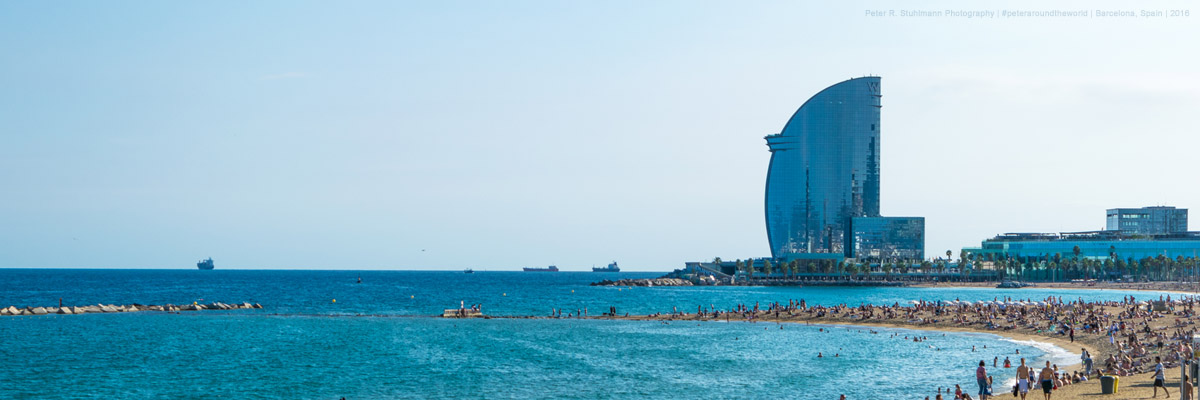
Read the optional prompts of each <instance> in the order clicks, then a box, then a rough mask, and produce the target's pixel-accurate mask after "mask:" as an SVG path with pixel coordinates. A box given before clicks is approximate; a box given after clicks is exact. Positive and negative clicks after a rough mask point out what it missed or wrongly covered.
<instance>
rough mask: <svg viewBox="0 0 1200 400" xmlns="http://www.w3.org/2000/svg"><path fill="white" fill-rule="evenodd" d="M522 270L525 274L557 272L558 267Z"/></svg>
mask: <svg viewBox="0 0 1200 400" xmlns="http://www.w3.org/2000/svg"><path fill="white" fill-rule="evenodd" d="M524 270H525V272H558V267H555V266H553V265H551V266H549V267H546V268H530V267H525V268H524Z"/></svg>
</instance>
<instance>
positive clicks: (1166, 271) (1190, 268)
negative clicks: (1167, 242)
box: [713, 246, 1200, 281]
mask: <svg viewBox="0 0 1200 400" xmlns="http://www.w3.org/2000/svg"><path fill="white" fill-rule="evenodd" d="M1074 253H1075V254H1073V257H1069V258H1064V257H1063V256H1062V255H1061V254H1054V255H1044V256H1040V257H1010V256H1005V255H994V254H989V255H987V256H983V257H976V256H975V255H972V254H963V255H962V258H963V259H966V260H968V262H967V263H966V265H965V266H963V268H960V269H959V270H958V274H961V276H964V277H969V276H971V275H972V274H981V275H986V276H992V277H994V278H995V279H997V280H1009V279H1015V280H1025V281H1067V280H1072V279H1101V280H1107V279H1115V278H1122V277H1127V276H1128V277H1132V278H1134V279H1137V280H1139V281H1185V280H1196V279H1197V278H1200V277H1198V276H1197V274H1200V259H1198V258H1196V257H1183V256H1177V257H1175V258H1170V257H1166V256H1163V255H1159V256H1157V257H1144V258H1141V259H1134V258H1132V257H1129V258H1124V259H1122V258H1119V257H1117V256H1116V254H1112V255H1110V256H1109V257H1107V258H1102V259H1100V258H1094V257H1079V254H1078V253H1079V250H1078V246H1076V247H1075V250H1074ZM977 258H978V259H977ZM980 261H988V262H990V263H991V264H992V265H991V268H990V269H979V268H978V266H979V265H980V263H979V262H980ZM713 262H714V263H716V264H718V265H720V263H721V259H720V258H716V259H714V260H713ZM952 267H953V266H952V265H951V264H950V262H949V257H947V258H946V259H939V260H936V261H930V260H921V261H919V262H918V261H915V260H893V261H890V262H881V263H862V262H854V261H851V262H846V261H835V260H828V259H827V260H792V261H790V262H779V261H777V260H771V259H766V260H762V261H761V262H755V261H754V260H753V259H748V260H746V261H743V260H740V259H739V260H737V261H736V263H735V268H736V270H737V271H738V272H739V273H741V274H742V275H743V276H745V277H746V278H748V279H751V280H753V279H773V278H782V279H792V278H796V277H797V276H799V275H800V274H825V275H837V276H843V277H849V278H855V277H857V276H858V275H860V274H872V272H876V271H877V272H882V273H883V275H884V279H890V277H891V275H892V274H893V273H899V274H904V275H906V276H908V274H911V273H921V274H925V275H932V274H939V275H944V274H945V273H946V271H947V269H950V268H952ZM984 271H986V272H984Z"/></svg>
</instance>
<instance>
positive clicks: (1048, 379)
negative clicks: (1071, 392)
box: [1038, 361, 1054, 400]
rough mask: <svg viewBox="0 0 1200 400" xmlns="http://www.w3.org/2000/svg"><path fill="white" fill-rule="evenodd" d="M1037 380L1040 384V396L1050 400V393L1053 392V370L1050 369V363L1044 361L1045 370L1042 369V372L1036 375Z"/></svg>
mask: <svg viewBox="0 0 1200 400" xmlns="http://www.w3.org/2000/svg"><path fill="white" fill-rule="evenodd" d="M1038 379H1040V380H1041V383H1042V394H1043V395H1045V396H1046V400H1050V391H1051V390H1054V369H1052V368H1050V362H1049V361H1046V368H1042V372H1041V373H1040V374H1038Z"/></svg>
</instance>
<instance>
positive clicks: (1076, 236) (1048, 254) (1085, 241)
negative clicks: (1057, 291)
mask: <svg viewBox="0 0 1200 400" xmlns="http://www.w3.org/2000/svg"><path fill="white" fill-rule="evenodd" d="M1076 247H1078V248H1079V258H1081V259H1085V258H1086V259H1093V260H1103V259H1109V258H1111V259H1113V260H1130V259H1132V260H1141V259H1144V258H1156V257H1158V256H1164V257H1167V258H1171V259H1175V258H1178V257H1183V258H1193V257H1196V256H1200V232H1185V233H1176V234H1170V235H1151V236H1147V235H1131V234H1127V233H1123V232H1121V231H1094V232H1064V233H1005V234H1002V235H997V236H996V237H993V238H991V239H987V240H984V241H983V243H982V244H981V246H980V247H967V248H963V252H964V253H965V254H968V255H971V256H973V257H974V258H975V259H976V260H997V259H1002V258H1003V259H1008V258H1011V259H1016V260H1035V261H1036V260H1047V259H1049V260H1057V259H1072V258H1074V257H1075V248H1076Z"/></svg>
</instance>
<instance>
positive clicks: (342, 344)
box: [0, 269, 1159, 400]
mask: <svg viewBox="0 0 1200 400" xmlns="http://www.w3.org/2000/svg"><path fill="white" fill-rule="evenodd" d="M660 275H662V274H661V273H645V272H621V273H593V272H557V273H553V272H513V271H477V272H475V273H472V274H466V273H463V272H462V271H308V270H294V271H278V270H211V271H201V270H135V269H125V270H97V269H0V307H7V306H10V305H13V306H17V307H24V306H57V305H58V303H59V300H60V299H61V300H62V302H63V304H64V305H76V306H82V305H90V304H97V303H104V304H132V303H139V304H168V303H169V304H191V303H192V302H199V303H211V302H225V303H242V302H250V303H259V304H262V305H263V308H262V309H252V310H229V311H199V312H182V313H179V314H169V313H160V312H137V313H114V314H84V315H46V316H17V317H12V316H7V317H0V398H5V399H329V400H338V399H341V398H345V399H347V400H358V399H627V398H650V399H684V398H716V399H766V398H772V399H774V398H784V399H792V398H794V399H837V398H838V396H839V395H842V394H844V395H846V397H847V398H848V399H923V398H924V397H925V396H930V398H932V397H933V394H935V393H936V390H937V389H938V388H939V387H942V388H945V387H949V388H953V387H954V385H955V384H961V385H963V389H964V391H968V392H971V393H974V392H975V390H976V388H975V386H974V382H975V380H974V371H975V367H976V366H977V365H978V363H979V361H980V360H984V361H986V363H987V365H988V369H989V370H990V371H992V372H994V373H995V374H996V382H997V383H996V387H995V390H996V391H997V392H998V393H1004V392H1005V388H1003V387H1001V386H1002V383H1001V382H1002V381H1003V380H1008V378H1011V375H1012V374H1013V370H1012V369H1004V368H1002V367H1000V368H992V367H991V366H992V362H993V360H995V359H998V360H1000V361H999V362H1000V363H1003V360H1004V359H1005V358H1006V357H1008V358H1010V359H1011V360H1012V361H1013V362H1014V363H1015V362H1016V360H1017V359H1018V358H1019V357H1022V356H1024V357H1026V358H1027V359H1029V360H1030V362H1031V363H1032V364H1035V365H1036V364H1039V363H1041V362H1042V361H1043V360H1050V361H1052V362H1055V363H1062V364H1070V363H1073V362H1078V353H1077V352H1078V349H1063V348H1059V347H1056V346H1053V345H1048V344H1045V343H1038V342H1028V341H1026V342H1019V341H1013V340H1007V339H1004V338H1002V337H999V336H996V335H991V334H981V333H961V332H946V333H943V332H933V331H919V330H909V329H883V328H876V327H871V328H868V327H860V326H852V325H808V324H777V323H748V322H744V321H742V322H737V321H731V322H723V321H713V322H699V323H697V322H680V321H675V322H661V321H613V320H587V319H571V318H561V319H560V318H546V317H548V316H550V315H551V313H552V312H554V311H555V310H562V314H563V315H564V316H565V315H567V314H568V313H574V312H576V311H577V310H578V311H580V312H583V311H584V310H585V309H586V312H587V313H588V315H597V314H600V313H602V312H607V311H608V309H609V307H615V308H616V310H617V312H618V313H619V314H624V313H630V314H648V313H656V312H662V313H668V312H672V311H674V310H679V311H681V312H695V311H696V308H697V306H700V307H704V308H709V307H716V308H717V309H722V310H728V309H731V308H733V307H734V306H736V305H737V304H746V305H749V306H751V307H753V305H754V304H756V303H757V304H759V305H760V306H762V307H765V306H766V305H767V304H769V303H771V302H782V303H786V302H787V301H788V300H800V299H803V300H805V301H807V303H808V304H810V305H818V304H820V305H836V304H846V305H850V306H857V305H859V304H878V305H885V304H886V305H892V304H909V303H911V302H913V301H916V300H926V301H939V300H941V301H946V300H959V301H991V300H995V299H1003V298H1005V297H1011V298H1013V299H1031V300H1042V299H1045V298H1047V297H1049V296H1055V297H1062V298H1063V300H1078V299H1083V300H1089V301H1093V300H1120V299H1122V297H1123V296H1128V295H1133V296H1136V297H1138V298H1139V299H1142V298H1144V299H1149V298H1151V297H1153V298H1157V297H1158V296H1159V294H1158V293H1150V292H1131V291H1120V290H1071V289H1038V288H1025V289H985V288H891V287H889V288H841V287H741V286H736V287H729V286H723V287H612V286H590V285H589V283H592V282H596V281H599V280H602V279H618V278H652V277H657V276H660ZM360 280H361V283H359V281H360ZM460 304H465V305H467V306H470V305H473V304H479V305H481V307H482V310H483V312H484V314H486V315H490V316H507V317H536V318H495V319H443V318H437V317H435V316H436V315H440V314H441V312H442V310H444V309H449V308H458V307H459V306H460ZM915 337H923V338H924V337H927V338H928V339H927V340H923V341H920V342H914V341H913V340H912V339H913V338H915ZM973 348H974V349H973ZM1018 350H1019V351H1020V354H1019V355H1018V354H1016V352H1017V351H1018ZM818 353H820V354H821V355H822V357H819V358H818V357H817V355H818Z"/></svg>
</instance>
